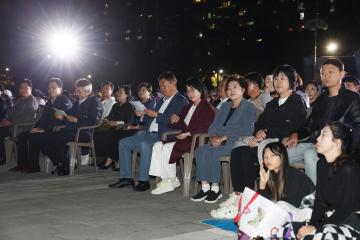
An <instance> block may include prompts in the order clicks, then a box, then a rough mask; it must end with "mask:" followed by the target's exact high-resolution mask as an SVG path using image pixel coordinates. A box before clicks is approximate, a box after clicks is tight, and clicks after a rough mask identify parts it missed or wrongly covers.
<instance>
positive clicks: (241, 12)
mask: <svg viewBox="0 0 360 240" xmlns="http://www.w3.org/2000/svg"><path fill="white" fill-rule="evenodd" d="M245 13H246V10H240V11H239V12H238V15H239V16H240V17H242V16H244V15H245Z"/></svg>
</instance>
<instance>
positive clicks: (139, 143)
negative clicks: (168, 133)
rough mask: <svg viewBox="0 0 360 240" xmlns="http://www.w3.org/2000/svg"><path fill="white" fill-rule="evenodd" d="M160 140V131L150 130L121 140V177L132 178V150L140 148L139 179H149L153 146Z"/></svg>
mask: <svg viewBox="0 0 360 240" xmlns="http://www.w3.org/2000/svg"><path fill="white" fill-rule="evenodd" d="M159 140H160V138H159V134H158V133H150V132H148V131H141V132H138V134H136V135H134V136H131V137H127V138H123V139H121V140H120V141H119V163H120V178H132V158H131V151H132V150H133V149H138V150H139V151H140V170H139V180H140V181H149V168H150V161H151V154H152V148H153V145H154V144H155V142H157V141H159Z"/></svg>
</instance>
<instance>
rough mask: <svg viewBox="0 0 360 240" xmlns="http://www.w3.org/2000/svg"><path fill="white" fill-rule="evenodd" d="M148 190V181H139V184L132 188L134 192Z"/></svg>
mask: <svg viewBox="0 0 360 240" xmlns="http://www.w3.org/2000/svg"><path fill="white" fill-rule="evenodd" d="M149 189H150V182H149V181H139V183H138V184H137V185H136V187H134V191H136V192H144V191H146V190H149Z"/></svg>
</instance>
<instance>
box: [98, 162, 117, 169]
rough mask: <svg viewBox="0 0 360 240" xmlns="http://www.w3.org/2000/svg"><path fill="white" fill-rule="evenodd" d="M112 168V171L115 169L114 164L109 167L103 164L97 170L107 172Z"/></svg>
mask: <svg viewBox="0 0 360 240" xmlns="http://www.w3.org/2000/svg"><path fill="white" fill-rule="evenodd" d="M110 167H111V168H112V169H114V168H115V162H112V163H110V164H109V165H107V166H106V165H105V164H103V165H101V166H100V167H99V169H102V170H107V169H109V168H110Z"/></svg>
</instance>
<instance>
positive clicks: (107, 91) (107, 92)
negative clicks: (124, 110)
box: [100, 82, 116, 119]
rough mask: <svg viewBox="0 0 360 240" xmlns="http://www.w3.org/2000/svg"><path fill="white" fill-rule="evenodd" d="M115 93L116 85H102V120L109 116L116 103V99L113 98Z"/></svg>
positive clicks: (109, 83)
mask: <svg viewBox="0 0 360 240" xmlns="http://www.w3.org/2000/svg"><path fill="white" fill-rule="evenodd" d="M113 91H114V84H113V83H112V82H105V83H103V84H102V85H101V98H100V102H101V105H102V107H103V109H104V111H103V114H102V116H101V119H104V118H106V117H107V116H109V113H110V111H111V109H112V106H113V105H114V104H115V103H116V101H115V98H114V97H113V96H112V94H113Z"/></svg>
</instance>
